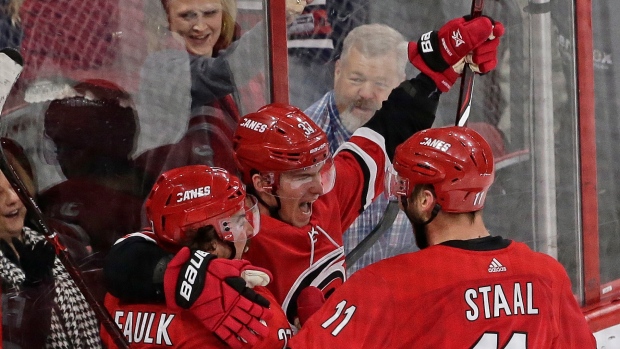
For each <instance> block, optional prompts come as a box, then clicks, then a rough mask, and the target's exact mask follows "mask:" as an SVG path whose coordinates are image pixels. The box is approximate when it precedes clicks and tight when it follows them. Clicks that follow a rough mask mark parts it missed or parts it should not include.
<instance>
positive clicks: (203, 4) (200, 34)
mask: <svg viewBox="0 0 620 349" xmlns="http://www.w3.org/2000/svg"><path fill="white" fill-rule="evenodd" d="M168 21H169V24H170V30H171V31H173V32H176V33H178V34H179V35H181V36H182V37H183V40H185V47H186V48H187V50H188V51H189V52H191V53H193V54H195V55H201V56H208V57H211V56H212V55H213V47H214V46H215V44H216V43H217V40H218V39H219V37H220V34H221V32H222V3H221V1H220V0H170V1H169V2H168Z"/></svg>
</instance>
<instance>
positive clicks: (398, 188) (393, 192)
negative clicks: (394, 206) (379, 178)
mask: <svg viewBox="0 0 620 349" xmlns="http://www.w3.org/2000/svg"><path fill="white" fill-rule="evenodd" d="M412 190H413V188H410V186H409V179H407V178H404V177H401V176H399V175H398V172H396V170H395V169H394V166H393V165H390V166H389V167H388V168H387V170H386V171H385V191H384V192H383V194H384V195H385V196H386V197H387V198H388V199H389V200H396V199H398V197H399V196H404V197H407V196H408V195H409V194H410V193H411V191H412Z"/></svg>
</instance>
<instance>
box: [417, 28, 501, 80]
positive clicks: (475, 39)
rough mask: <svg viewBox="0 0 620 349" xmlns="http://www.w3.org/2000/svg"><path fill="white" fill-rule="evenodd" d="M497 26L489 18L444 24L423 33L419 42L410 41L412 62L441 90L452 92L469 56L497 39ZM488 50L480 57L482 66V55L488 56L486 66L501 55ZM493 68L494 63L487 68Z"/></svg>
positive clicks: (481, 54) (479, 55) (480, 54)
mask: <svg viewBox="0 0 620 349" xmlns="http://www.w3.org/2000/svg"><path fill="white" fill-rule="evenodd" d="M493 23H494V22H493V20H492V19H491V18H489V17H486V16H482V17H478V18H474V19H472V20H469V21H468V20H467V19H466V18H465V17H460V18H456V19H453V20H451V21H449V22H448V23H446V24H444V25H443V27H441V28H440V29H439V31H430V32H428V33H426V34H422V36H421V37H420V40H419V41H418V42H417V43H416V42H410V43H409V47H408V51H409V61H410V62H411V63H412V64H413V65H414V66H415V67H416V68H418V69H419V70H420V71H421V72H422V73H424V74H426V75H428V76H429V77H430V78H431V79H433V81H435V84H436V85H437V88H438V89H439V90H441V91H442V92H448V91H449V90H450V88H451V87H452V85H454V82H456V79H457V78H458V77H459V76H460V75H461V73H462V71H463V66H464V64H465V58H466V56H467V55H468V54H469V53H470V52H472V51H474V50H475V49H476V48H477V47H479V46H480V45H482V44H483V43H484V42H485V41H487V40H489V39H491V38H492V37H494V36H493V34H494V30H493ZM497 23H498V24H500V25H501V23H499V22H497ZM502 32H503V26H502ZM485 51H486V52H480V53H479V54H478V55H477V59H478V60H479V61H480V62H481V63H482V56H484V57H485V58H484V63H486V62H489V61H492V59H489V57H488V54H489V53H490V54H494V53H495V52H497V50H494V51H493V50H488V49H487V50H485ZM490 65H492V63H489V64H487V66H486V67H489V66H490Z"/></svg>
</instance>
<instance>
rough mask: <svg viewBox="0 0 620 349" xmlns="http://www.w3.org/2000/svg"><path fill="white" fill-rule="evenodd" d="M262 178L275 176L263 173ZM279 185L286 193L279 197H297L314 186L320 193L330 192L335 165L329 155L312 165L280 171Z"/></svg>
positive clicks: (333, 182)
mask: <svg viewBox="0 0 620 349" xmlns="http://www.w3.org/2000/svg"><path fill="white" fill-rule="evenodd" d="M263 178H276V176H275V175H274V174H272V173H269V174H263ZM279 180H280V182H279V187H280V188H286V194H283V193H281V194H280V195H278V196H279V197H286V198H299V197H302V196H304V195H305V193H307V192H308V191H310V190H312V189H313V188H314V190H315V191H320V192H321V195H323V194H326V193H328V192H330V191H331V190H332V189H333V188H334V184H335V183H336V166H335V165H334V159H333V158H332V157H331V156H330V157H328V158H327V159H325V160H323V161H321V162H318V163H316V164H314V165H312V166H308V167H304V168H302V169H297V170H290V171H285V172H282V173H280V176H279Z"/></svg>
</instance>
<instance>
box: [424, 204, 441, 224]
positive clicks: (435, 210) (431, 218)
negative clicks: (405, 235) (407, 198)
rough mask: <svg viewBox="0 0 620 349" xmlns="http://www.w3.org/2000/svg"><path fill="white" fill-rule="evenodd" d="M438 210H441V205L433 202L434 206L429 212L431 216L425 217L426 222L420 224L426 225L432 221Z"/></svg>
mask: <svg viewBox="0 0 620 349" xmlns="http://www.w3.org/2000/svg"><path fill="white" fill-rule="evenodd" d="M439 211H441V205H439V204H438V203H435V207H433V212H431V217H430V218H429V219H427V220H426V222H423V223H422V225H428V224H429V223H430V222H432V221H433V219H435V217H437V215H438V214H439Z"/></svg>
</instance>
